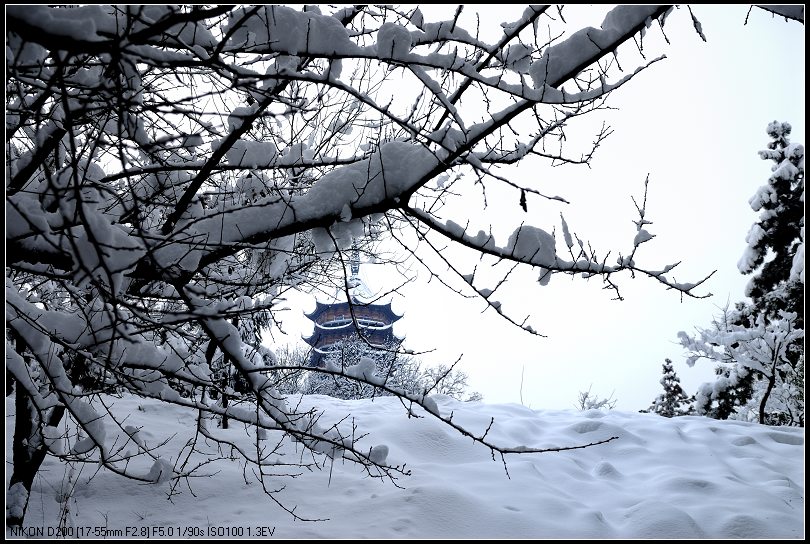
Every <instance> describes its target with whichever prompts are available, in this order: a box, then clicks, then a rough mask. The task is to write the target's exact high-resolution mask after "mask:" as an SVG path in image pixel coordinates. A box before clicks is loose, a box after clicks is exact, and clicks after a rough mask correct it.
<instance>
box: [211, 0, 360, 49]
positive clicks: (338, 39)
mask: <svg viewBox="0 0 810 544" xmlns="http://www.w3.org/2000/svg"><path fill="white" fill-rule="evenodd" d="M253 11H254V10H253V8H239V9H235V10H233V11H232V12H231V14H230V17H229V19H228V23H227V25H226V28H225V29H224V30H225V32H228V33H230V39H229V40H228V43H229V45H230V46H231V47H232V48H234V49H239V50H246V51H251V52H256V53H273V52H277V53H287V54H290V55H298V54H299V53H312V54H316V55H334V54H336V53H337V54H341V55H350V54H352V53H356V52H357V50H358V49H359V48H358V46H357V45H355V44H354V43H353V42H352V41H351V40H350V39H349V32H348V30H346V27H344V26H343V25H342V24H340V21H338V20H337V19H335V18H334V17H330V16H328V15H321V14H320V13H318V12H317V11H315V10H308V11H298V10H295V9H292V8H289V7H284V6H275V5H267V6H261V7H260V8H259V9H258V10H257V11H255V12H253ZM249 12H253V13H251V14H250V15H249V16H248V13H249ZM246 16H247V17H246ZM232 30H233V32H232V33H231V31H232Z"/></svg>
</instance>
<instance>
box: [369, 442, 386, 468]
mask: <svg viewBox="0 0 810 544" xmlns="http://www.w3.org/2000/svg"><path fill="white" fill-rule="evenodd" d="M368 458H369V459H371V462H372V463H377V464H378V465H384V464H385V460H386V459H387V458H388V446H386V445H383V444H381V445H379V446H374V447H373V448H371V451H370V452H369V454H368Z"/></svg>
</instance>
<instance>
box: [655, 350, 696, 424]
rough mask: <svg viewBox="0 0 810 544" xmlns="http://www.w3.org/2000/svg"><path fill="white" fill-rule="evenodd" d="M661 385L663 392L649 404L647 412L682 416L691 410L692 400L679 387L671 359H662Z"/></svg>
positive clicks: (678, 380)
mask: <svg viewBox="0 0 810 544" xmlns="http://www.w3.org/2000/svg"><path fill="white" fill-rule="evenodd" d="M661 366H662V373H663V377H662V378H661V382H660V383H661V385H662V386H664V392H663V393H661V394H660V395H658V396H657V397H656V398H655V400H654V401H653V402H652V404H651V405H650V408H649V410H647V411H648V412H652V413H654V414H658V415H659V416H664V417H675V416H683V415H687V414H689V413H691V412H692V406H691V404H692V401H693V400H694V399H691V398H689V397H688V396H687V395H686V393H685V392H684V390H683V388H682V387H681V380H680V378H678V374H677V373H676V372H675V369H674V368H673V367H672V361H671V360H669V359H664V364H663V365H661Z"/></svg>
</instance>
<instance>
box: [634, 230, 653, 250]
mask: <svg viewBox="0 0 810 544" xmlns="http://www.w3.org/2000/svg"><path fill="white" fill-rule="evenodd" d="M653 238H655V236H654V235H652V234H650V233H649V232H647V230H646V229H639V231H638V232H637V233H636V237H635V238H634V239H633V245H634V246H638V245H641V244H643V243H644V242H647V241H649V240H652V239H653Z"/></svg>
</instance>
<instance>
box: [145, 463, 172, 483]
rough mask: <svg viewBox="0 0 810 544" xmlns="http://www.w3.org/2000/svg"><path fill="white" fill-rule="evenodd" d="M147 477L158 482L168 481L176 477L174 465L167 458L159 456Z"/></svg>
mask: <svg viewBox="0 0 810 544" xmlns="http://www.w3.org/2000/svg"><path fill="white" fill-rule="evenodd" d="M146 477H147V478H148V479H149V480H151V481H152V482H154V483H156V484H160V483H163V482H168V481H169V480H171V479H172V477H174V466H173V465H172V464H171V463H170V462H169V461H167V460H166V459H163V458H160V457H158V458H157V459H155V462H154V463H153V464H152V468H151V469H149V474H147V475H146Z"/></svg>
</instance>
